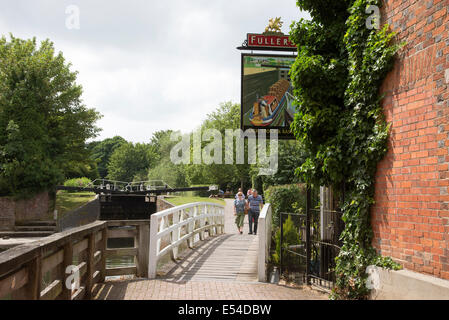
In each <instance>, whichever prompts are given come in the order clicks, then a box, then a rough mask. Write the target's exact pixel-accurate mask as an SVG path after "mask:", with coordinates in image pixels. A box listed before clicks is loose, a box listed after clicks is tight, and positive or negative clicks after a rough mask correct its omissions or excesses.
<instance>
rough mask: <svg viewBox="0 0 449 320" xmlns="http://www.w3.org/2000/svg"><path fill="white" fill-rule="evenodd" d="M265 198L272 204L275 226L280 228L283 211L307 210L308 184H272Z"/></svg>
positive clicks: (296, 211)
mask: <svg viewBox="0 0 449 320" xmlns="http://www.w3.org/2000/svg"><path fill="white" fill-rule="evenodd" d="M265 198H266V202H267V203H270V204H271V206H272V210H273V228H278V227H279V217H280V215H281V212H288V213H300V212H305V208H306V186H305V185H304V184H289V185H283V186H272V187H269V188H268V189H267V190H266V191H265Z"/></svg>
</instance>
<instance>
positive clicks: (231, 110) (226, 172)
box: [186, 102, 251, 190]
mask: <svg viewBox="0 0 449 320" xmlns="http://www.w3.org/2000/svg"><path fill="white" fill-rule="evenodd" d="M207 129H216V130H218V131H220V133H221V135H222V137H223V141H222V143H223V150H225V151H224V152H223V155H222V156H223V158H222V162H223V164H211V165H205V164H200V165H195V164H192V165H189V166H187V168H186V170H187V171H186V173H187V181H188V182H189V184H217V185H219V186H220V188H221V189H227V187H228V186H229V187H230V188H232V189H233V190H237V189H238V188H239V187H243V188H249V187H250V183H251V181H250V180H251V178H250V165H248V162H247V160H248V159H247V158H246V159H245V163H244V164H235V161H234V164H225V155H226V154H227V153H231V154H233V155H234V160H235V152H236V146H235V145H236V143H235V140H234V148H233V149H232V150H227V149H225V148H224V147H225V141H224V140H225V139H224V137H225V130H226V129H232V130H236V129H240V105H239V104H234V103H232V102H225V103H222V104H220V106H219V107H218V108H217V109H216V110H215V111H214V112H212V113H211V114H208V115H207V118H206V120H205V121H204V122H203V123H202V125H201V127H200V129H199V130H202V131H203V132H204V131H205V130H207ZM209 143H210V142H203V144H202V148H204V147H205V146H206V145H208V144H209ZM246 150H247V142H245V154H246V155H247V154H248V153H247V152H246Z"/></svg>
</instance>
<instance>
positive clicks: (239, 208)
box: [234, 192, 246, 234]
mask: <svg viewBox="0 0 449 320" xmlns="http://www.w3.org/2000/svg"><path fill="white" fill-rule="evenodd" d="M245 207H246V200H245V198H244V196H243V193H242V192H239V193H237V199H235V200H234V216H236V218H235V224H236V225H237V229H238V230H239V233H240V234H243V223H244V221H245Z"/></svg>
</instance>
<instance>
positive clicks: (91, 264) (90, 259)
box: [84, 233, 95, 300]
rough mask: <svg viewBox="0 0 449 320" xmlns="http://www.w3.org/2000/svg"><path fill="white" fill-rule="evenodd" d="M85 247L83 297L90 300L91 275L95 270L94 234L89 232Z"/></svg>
mask: <svg viewBox="0 0 449 320" xmlns="http://www.w3.org/2000/svg"><path fill="white" fill-rule="evenodd" d="M88 241H89V243H88V247H87V269H86V289H85V293H84V299H85V300H90V299H91V298H92V287H93V276H94V271H95V261H94V255H95V234H93V233H92V234H90V235H89V238H88Z"/></svg>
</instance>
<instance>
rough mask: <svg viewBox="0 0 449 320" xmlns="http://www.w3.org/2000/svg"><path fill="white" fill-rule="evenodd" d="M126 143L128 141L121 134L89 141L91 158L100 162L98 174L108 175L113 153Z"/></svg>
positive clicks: (101, 175) (103, 176)
mask: <svg viewBox="0 0 449 320" xmlns="http://www.w3.org/2000/svg"><path fill="white" fill-rule="evenodd" d="M125 143H127V141H126V140H125V139H124V138H122V137H120V136H115V137H113V138H108V139H105V140H103V141H94V142H91V143H89V145H88V149H89V151H90V153H91V159H93V160H94V161H96V162H97V163H98V174H99V176H100V177H101V178H105V177H107V176H108V163H109V160H110V158H111V156H112V154H113V153H114V151H115V150H116V149H117V148H119V147H120V146H121V145H123V144H125Z"/></svg>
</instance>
